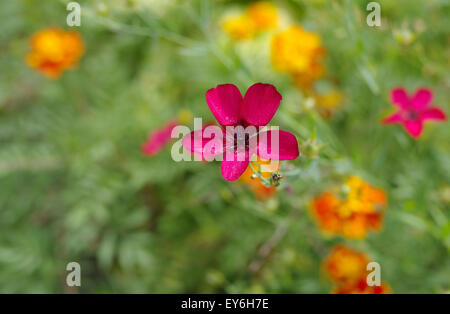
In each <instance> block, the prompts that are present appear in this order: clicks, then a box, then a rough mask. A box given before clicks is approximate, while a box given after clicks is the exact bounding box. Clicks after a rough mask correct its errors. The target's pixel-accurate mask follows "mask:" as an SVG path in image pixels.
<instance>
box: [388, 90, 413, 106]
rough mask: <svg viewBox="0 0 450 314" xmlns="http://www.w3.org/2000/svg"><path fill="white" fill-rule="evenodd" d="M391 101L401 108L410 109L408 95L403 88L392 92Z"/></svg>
mask: <svg viewBox="0 0 450 314" xmlns="http://www.w3.org/2000/svg"><path fill="white" fill-rule="evenodd" d="M391 101H392V103H393V104H394V105H397V106H398V107H400V108H403V109H407V108H408V107H409V97H408V94H407V93H406V90H405V89H404V88H402V87H400V88H395V89H393V90H391Z"/></svg>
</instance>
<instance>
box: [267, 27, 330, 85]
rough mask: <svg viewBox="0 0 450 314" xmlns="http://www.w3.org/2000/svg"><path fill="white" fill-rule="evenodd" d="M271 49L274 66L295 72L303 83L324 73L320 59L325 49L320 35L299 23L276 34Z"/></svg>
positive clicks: (296, 78)
mask: <svg viewBox="0 0 450 314" xmlns="http://www.w3.org/2000/svg"><path fill="white" fill-rule="evenodd" d="M271 50H272V52H271V54H272V63H273V65H274V68H275V69H276V70H278V71H280V72H288V73H291V74H293V75H294V78H295V80H298V81H299V82H300V83H301V84H302V85H310V84H311V81H312V80H315V79H317V78H320V77H321V76H322V75H323V73H324V68H323V67H322V65H321V64H320V59H321V58H322V56H323V55H324V53H325V50H324V48H323V47H322V43H321V39H320V37H319V35H317V34H316V33H312V32H308V31H306V30H305V29H304V28H303V27H301V26H299V25H293V26H291V27H289V28H288V29H286V30H284V31H282V32H281V33H279V34H277V35H275V36H274V38H273V40H272V49H271ZM300 83H299V84H300Z"/></svg>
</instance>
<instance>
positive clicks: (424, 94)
mask: <svg viewBox="0 0 450 314" xmlns="http://www.w3.org/2000/svg"><path fill="white" fill-rule="evenodd" d="M432 100H433V92H432V91H431V90H429V89H426V88H420V89H418V90H416V92H415V94H414V96H412V97H409V96H408V94H407V92H406V90H405V89H404V88H396V89H393V90H392V91H391V101H392V103H393V104H394V105H395V106H397V107H398V109H399V110H398V111H397V112H396V113H394V114H392V115H391V116H389V117H387V118H385V119H384V120H383V124H391V123H401V124H403V126H404V127H405V130H406V132H408V133H409V135H411V136H412V137H413V138H416V139H417V138H419V137H420V135H421V134H422V130H423V123H424V122H425V121H426V120H438V121H442V120H445V119H446V116H445V113H444V112H443V111H442V110H441V109H439V108H437V107H432V106H431V102H432Z"/></svg>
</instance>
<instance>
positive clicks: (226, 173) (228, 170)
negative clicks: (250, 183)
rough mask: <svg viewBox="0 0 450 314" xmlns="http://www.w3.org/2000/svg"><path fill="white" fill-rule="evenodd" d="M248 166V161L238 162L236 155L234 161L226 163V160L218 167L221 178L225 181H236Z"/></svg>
mask: <svg viewBox="0 0 450 314" xmlns="http://www.w3.org/2000/svg"><path fill="white" fill-rule="evenodd" d="M248 164H249V160H248V159H247V160H244V161H238V159H237V155H236V156H235V158H234V161H227V160H226V159H224V160H223V161H222V165H221V166H220V169H221V172H222V177H223V178H224V179H225V180H227V181H234V180H237V179H239V177H240V176H241V175H242V174H243V173H244V172H245V169H247V166H248Z"/></svg>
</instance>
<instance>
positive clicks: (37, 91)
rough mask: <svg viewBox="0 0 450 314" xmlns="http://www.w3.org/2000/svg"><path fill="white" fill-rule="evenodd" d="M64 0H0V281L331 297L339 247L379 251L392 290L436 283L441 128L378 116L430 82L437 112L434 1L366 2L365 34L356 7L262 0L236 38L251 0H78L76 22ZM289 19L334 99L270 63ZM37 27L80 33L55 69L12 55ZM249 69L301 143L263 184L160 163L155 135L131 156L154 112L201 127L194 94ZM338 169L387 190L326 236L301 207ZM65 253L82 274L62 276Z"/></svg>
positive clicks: (445, 25) (441, 69)
mask: <svg viewBox="0 0 450 314" xmlns="http://www.w3.org/2000/svg"><path fill="white" fill-rule="evenodd" d="M67 2H68V1H32V0H28V1H27V0H14V1H12V0H11V1H0V29H1V32H0V292H3V293H9V292H31V293H61V292H63V293H71V292H75V293H76V292H79V293H93V292H99V293H135V292H138V293H329V292H331V291H332V290H333V283H332V281H330V279H329V276H328V275H327V271H326V270H325V269H324V266H323V265H324V264H323V261H324V259H325V258H326V256H327V255H328V254H329V252H330V251H331V250H332V248H333V247H334V246H335V245H337V244H345V245H347V246H348V247H351V248H353V249H355V250H357V251H359V252H364V254H367V256H369V258H370V260H371V261H376V262H378V263H379V264H380V265H381V277H382V280H383V281H385V282H387V283H388V284H389V286H390V288H391V289H392V292H394V293H445V292H449V291H450V258H449V250H450V223H449V220H448V219H449V202H450V180H449V179H450V149H449V142H450V141H449V140H450V132H449V127H448V123H447V122H444V123H439V124H437V123H436V124H431V123H429V124H427V125H426V127H425V130H424V133H423V134H422V136H421V138H420V139H418V140H414V139H413V138H411V137H410V136H409V135H408V134H407V133H406V132H405V131H404V129H403V128H402V127H401V126H398V125H390V126H384V125H382V124H381V123H380V121H381V119H382V118H383V117H385V116H386V115H387V114H389V113H390V112H392V110H393V109H394V107H392V106H391V104H390V102H389V92H390V90H391V89H392V88H393V87H396V86H404V87H405V88H406V89H407V90H409V91H410V92H411V93H412V92H413V91H414V90H415V89H416V88H418V87H420V86H426V87H428V88H430V89H431V90H432V91H433V92H434V95H435V97H434V104H436V105H439V106H440V107H441V108H442V109H443V110H444V111H445V112H447V113H448V112H449V110H448V109H449V108H448V96H449V88H450V76H449V74H448V73H449V60H450V49H449V47H450V46H449V42H450V37H449V33H448V30H449V29H450V20H449V18H448V17H449V16H450V3H449V2H448V1H446V0H429V1H419V0H414V1H411V0H396V1H392V0H380V1H378V2H379V3H380V4H381V10H382V11H381V17H382V26H381V27H378V28H372V27H369V26H368V25H367V24H366V16H367V14H368V12H367V11H366V5H367V3H368V1H362V0H360V1H350V0H347V1H344V0H342V1H338V0H336V1H331V0H309V1H307V0H304V1H300V0H290V1H288V0H286V1H274V2H272V3H273V4H274V5H275V7H276V9H277V14H278V15H279V17H278V19H279V20H278V26H277V28H273V29H268V30H265V31H262V32H259V33H258V34H255V35H254V36H249V38H245V39H236V38H233V36H231V35H230V34H229V33H227V31H226V29H225V28H224V26H223V25H224V24H223V23H224V22H223V21H224V18H226V17H227V16H232V15H234V14H243V13H245V12H246V10H247V8H248V7H249V5H250V3H251V2H250V1H212V0H211V1H208V0H190V1H181V0H178V1H176V0H165V1H164V0H130V1H119V0H116V1H113V0H111V1H82V0H80V1H79V3H80V4H81V7H82V17H81V26H80V27H68V26H67V25H66V16H67V14H68V11H66V4H67ZM293 24H297V25H302V27H304V28H305V29H306V30H308V31H309V32H314V33H316V34H317V35H318V36H320V38H321V42H322V45H323V47H324V50H326V53H325V54H324V56H323V57H322V59H321V60H322V61H321V62H322V63H323V65H324V67H326V69H327V70H326V75H324V77H323V78H321V79H320V80H317V82H316V85H315V86H316V89H317V91H318V92H319V93H325V94H326V93H327V92H328V91H330V90H333V91H334V92H336V93H338V94H339V101H337V102H336V103H334V102H332V104H331V105H330V106H331V107H330V108H331V110H329V109H330V108H327V107H326V105H325V109H324V107H323V106H321V104H320V101H318V98H317V97H315V96H314V95H311V94H310V93H308V92H307V91H305V89H302V88H299V86H298V84H296V83H295V82H294V81H293V79H292V77H291V75H289V73H282V72H278V71H276V69H275V67H274V65H273V62H272V58H271V53H273V52H272V51H271V41H272V39H273V36H275V35H276V34H277V33H279V32H281V31H282V30H283V29H285V28H286V27H288V26H289V25H293ZM48 27H60V28H63V29H67V30H68V29H71V30H75V31H77V32H79V33H80V34H81V36H82V39H83V42H84V45H85V52H84V54H83V55H82V57H81V58H80V60H79V62H78V63H77V65H75V66H74V68H73V69H71V70H68V71H65V72H64V73H62V74H61V76H60V77H58V78H56V79H49V78H47V77H45V76H44V75H42V73H39V72H38V71H36V69H33V68H31V67H30V66H28V65H27V62H26V55H27V53H28V52H29V51H30V43H29V40H30V38H31V36H32V35H33V34H34V33H36V32H38V31H40V30H42V29H45V28H48ZM256 82H265V83H271V84H273V85H275V86H276V87H277V89H278V90H279V91H280V93H281V94H282V95H283V102H282V103H281V106H280V109H279V110H278V112H277V114H276V115H275V118H274V120H273V121H272V124H273V125H279V126H280V128H281V129H284V130H288V131H291V132H292V133H294V134H295V135H296V136H297V138H298V140H299V143H300V150H301V152H302V155H301V157H300V158H298V159H297V160H295V161H289V162H284V163H283V164H282V166H281V171H280V173H281V175H284V177H285V178H284V179H283V181H282V184H281V185H280V186H279V187H277V188H276V190H275V191H272V192H271V193H270V196H269V197H265V196H263V197H261V196H258V194H257V193H256V192H255V190H254V189H253V190H252V185H249V184H248V182H247V183H246V182H241V181H240V182H227V181H225V180H224V179H223V178H222V177H221V175H220V165H219V163H217V162H211V163H200V162H179V163H176V162H174V161H173V160H172V158H171V156H170V145H167V146H166V147H165V148H163V149H162V150H161V151H160V152H159V153H158V154H154V155H152V156H149V155H146V154H144V153H143V152H142V151H141V146H142V144H143V143H144V142H145V141H146V140H147V138H148V133H149V132H152V130H155V129H158V128H161V127H163V126H164V125H165V124H166V123H167V122H168V121H173V120H174V119H178V120H180V121H181V120H182V121H184V122H185V123H187V125H189V126H192V124H191V122H188V121H189V117H190V116H194V117H202V118H203V120H204V121H213V119H214V118H213V116H212V114H211V113H210V111H209V109H208V107H207V105H206V102H205V92H206V91H207V90H208V89H210V88H212V87H214V86H216V85H217V84H223V83H233V84H236V85H237V86H238V87H239V88H240V89H241V92H242V93H244V92H245V90H246V89H247V88H248V87H249V86H251V85H252V84H254V83H256ZM337 103H339V104H337ZM314 136H315V137H314ZM288 172H289V173H288ZM351 175H358V176H359V177H361V178H363V179H364V180H365V181H366V182H369V183H370V184H371V185H373V186H376V187H378V188H381V189H383V190H384V192H385V193H386V196H387V204H386V208H385V215H384V218H383V221H382V226H381V228H380V230H378V231H376V232H373V231H369V232H368V233H367V236H365V237H363V238H359V239H352V238H347V237H345V236H342V235H339V234H338V235H327V234H325V233H324V232H323V230H321V229H320V228H319V227H318V224H317V221H316V220H315V218H314V216H313V215H312V214H311V210H310V204H311V201H312V200H313V199H314V197H316V196H317V195H319V194H320V193H321V192H322V191H323V190H325V189H329V188H330V187H332V186H336V185H339V184H341V183H342V182H345V179H346V178H347V177H348V176H351ZM255 193H256V194H255ZM72 261H75V262H78V263H79V264H80V265H81V282H82V285H81V287H67V286H66V275H67V272H66V270H65V268H66V265H67V263H69V262H72Z"/></svg>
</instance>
